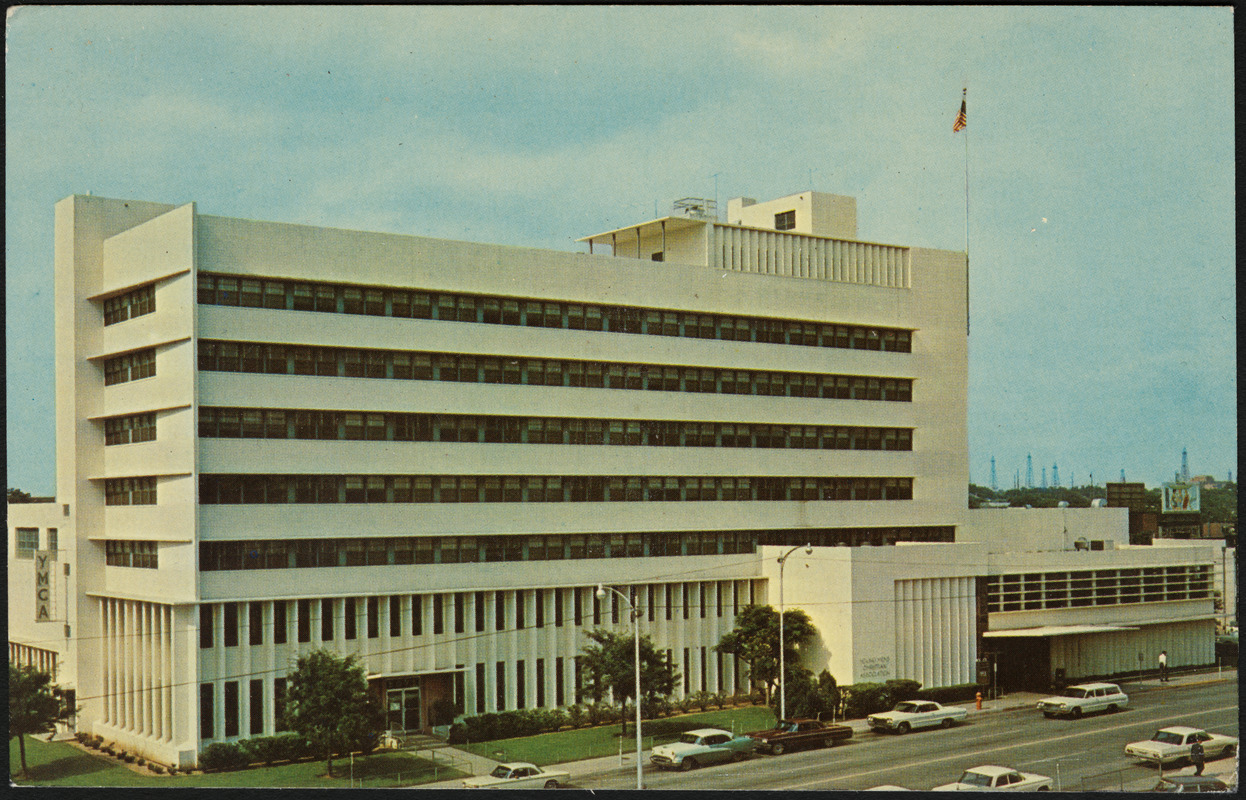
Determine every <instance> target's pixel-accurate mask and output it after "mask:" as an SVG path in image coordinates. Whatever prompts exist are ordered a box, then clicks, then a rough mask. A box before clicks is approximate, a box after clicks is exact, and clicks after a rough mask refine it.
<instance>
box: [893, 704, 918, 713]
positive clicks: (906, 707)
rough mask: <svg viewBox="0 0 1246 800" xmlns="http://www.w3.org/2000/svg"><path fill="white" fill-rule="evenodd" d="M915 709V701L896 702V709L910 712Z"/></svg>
mask: <svg viewBox="0 0 1246 800" xmlns="http://www.w3.org/2000/svg"><path fill="white" fill-rule="evenodd" d="M916 710H917V703H896V711H903V712H905V713H911V712H914V711H916Z"/></svg>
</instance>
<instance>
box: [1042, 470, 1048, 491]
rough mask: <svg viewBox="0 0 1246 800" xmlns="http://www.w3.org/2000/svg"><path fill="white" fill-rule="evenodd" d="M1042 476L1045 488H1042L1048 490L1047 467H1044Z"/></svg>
mask: <svg viewBox="0 0 1246 800" xmlns="http://www.w3.org/2000/svg"><path fill="white" fill-rule="evenodd" d="M1042 475H1043V486H1042V488H1044V489H1046V488H1047V468H1046V467H1043V472H1042Z"/></svg>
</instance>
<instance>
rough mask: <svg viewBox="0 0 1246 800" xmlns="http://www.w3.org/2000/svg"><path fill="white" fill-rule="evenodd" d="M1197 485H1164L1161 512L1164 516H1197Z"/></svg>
mask: <svg viewBox="0 0 1246 800" xmlns="http://www.w3.org/2000/svg"><path fill="white" fill-rule="evenodd" d="M1198 488H1199V487H1198V484H1197V483H1165V484H1164V490H1163V506H1162V509H1161V510H1162V511H1163V513H1165V514H1197V513H1198V510H1199V508H1198V500H1199V494H1198Z"/></svg>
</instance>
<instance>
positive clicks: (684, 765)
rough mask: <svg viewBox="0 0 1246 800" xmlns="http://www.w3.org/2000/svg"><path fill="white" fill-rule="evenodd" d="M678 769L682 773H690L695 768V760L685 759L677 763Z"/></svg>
mask: <svg viewBox="0 0 1246 800" xmlns="http://www.w3.org/2000/svg"><path fill="white" fill-rule="evenodd" d="M679 768H680V769H682V770H683V771H684V772H691V771H692V770H694V769H696V768H697V760H696V759H695V758H685V759H684V760H683V761H681V762H680V763H679Z"/></svg>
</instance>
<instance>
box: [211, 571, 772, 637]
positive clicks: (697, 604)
mask: <svg viewBox="0 0 1246 800" xmlns="http://www.w3.org/2000/svg"><path fill="white" fill-rule="evenodd" d="M628 589H629V597H630V599H631V601H632V602H633V603H635V604H636V606H637V607H638V608H639V609H640V613H641V615H642V617H643V616H644V615H646V614H647V616H648V620H649V621H650V622H653V621H655V620H656V619H657V617H658V615H659V609H662V610H661V612H660V613H661V614H662V615H663V616H664V617H665V619H666V620H667V621H668V622H669V621H671V620H672V619H675V618H677V617H680V616H682V618H683V619H692V618H693V616H694V609H695V616H697V617H699V618H700V619H706V618H708V617H716V618H722V617H723V616H724V614H729V615H730V616H732V617H735V616H739V614H740V607H741V605H742V604H747V603H750V602H752V598H753V590H752V586H751V585H750V586H749V590H748V592H747V595H748V596H747V597H741V592H740V584H739V582H737V581H698V582H694V583H666V584H648V585H647V586H631V587H628ZM469 594H470V595H471V597H470V600H471V603H470V604H469V602H468V600H469V597H468V596H469ZM491 594H493V598H492V601H490V599H489V598H488V596H487V595H486V593H485V592H483V591H477V592H454V593H450V594H442V593H435V594H431V595H419V594H413V595H409V601H407V597H408V596H404V595H390V596H388V597H377V596H372V597H345V598H331V597H330V598H324V599H322V600H307V599H304V600H296V601H293V602H289V601H282V600H278V601H273V602H268V601H259V602H254V601H253V602H228V603H219V604H203V605H201V606H199V648H200V649H202V650H207V649H211V648H212V647H214V646H215V643H216V631H217V622H218V621H219V623H220V626H219V629H220V632H221V646H223V647H237V646H238V645H239V644H240V625H241V622H242V620H243V618H244V617H245V619H246V623H247V625H246V633H247V637H246V638H247V644H249V645H252V646H256V645H263V644H268V643H270V642H271V643H272V644H286V643H287V642H288V641H289V638H290V631H291V629H293V630H294V632H295V637H296V639H297V640H298V642H299V643H300V644H306V643H309V642H312V641H313V637H312V634H313V631H316V632H318V633H319V636H318V638H317V639H316V640H315V641H318V642H331V641H333V640H334V637H335V636H337V635H338V633H337V631H338V627H337V626H338V624H339V623H340V624H341V629H340V630H341V638H343V639H347V640H353V639H361V638H365V637H366V638H368V639H378V638H380V636H381V629H382V615H381V608H382V604H384V605H387V606H388V608H387V609H386V614H385V616H384V619H385V620H386V625H385V627H386V629H387V630H388V632H389V635H390V637H392V638H398V637H401V636H404V635H405V636H423V635H424V634H425V632H426V631H425V629H424V610H425V608H426V602H427V603H428V604H429V605H430V606H431V608H429V610H430V611H431V612H432V613H431V614H430V616H431V617H432V625H431V629H432V630H431V633H432V634H433V635H435V636H440V635H441V634H444V633H448V632H450V631H451V630H452V631H453V632H454V633H466V632H468V630H469V627H470V629H471V630H472V631H473V632H475V633H484V632H485V631H507V630H525V629H527V628H544V627H545V626H546V624H547V623H548V624H550V625H552V626H554V627H557V628H561V627H563V626H564V625H565V624H567V623H570V624H571V625H573V626H576V627H580V626H584V625H593V626H599V625H602V624H605V623H606V622H609V624H612V625H618V624H620V622H621V621H625V620H624V619H623V618H624V617H626V614H625V613H624V612H626V611H627V609H625V608H623V607H622V606H621V604H620V601H619V597H618V595H615V594H613V593H612V594H611V598H612V599H611V600H610V601H609V604H608V605H607V603H605V602H603V601H602V599H601V598H599V597H597V593H596V591H595V589H594V588H593V587H588V586H580V587H573V588H571V591H570V593H569V594H570V603H569V605H570V608H566V607H565V606H566V605H568V604H567V603H566V600H567V596H566V595H567V593H565V592H564V591H563V590H562V589H513V590H504V591H495V592H492V593H491ZM508 597H511V602H510V603H508V602H507V599H508ZM529 599H531V600H532V603H531V607H532V617H531V618H529V617H528V609H529V602H528V601H529ZM338 603H340V604H341V613H340V614H338V613H337V608H335V606H337V604H338ZM404 605H407V606H409V613H407V612H404V609H403V606H404ZM508 606H509V609H510V610H511V611H513V612H514V613H513V616H508V614H507V611H508ZM266 607H268V608H269V609H271V617H272V618H271V620H266V619H265V616H266V615H267V612H266ZM469 608H470V609H471V612H470V613H471V616H472V622H471V623H469V622H468V620H467V617H468V613H469ZM490 612H492V613H490ZM291 615H293V618H291ZM607 617H608V619H607ZM407 620H410V622H409V623H408V622H407ZM270 629H271V633H269V631H270Z"/></svg>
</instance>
